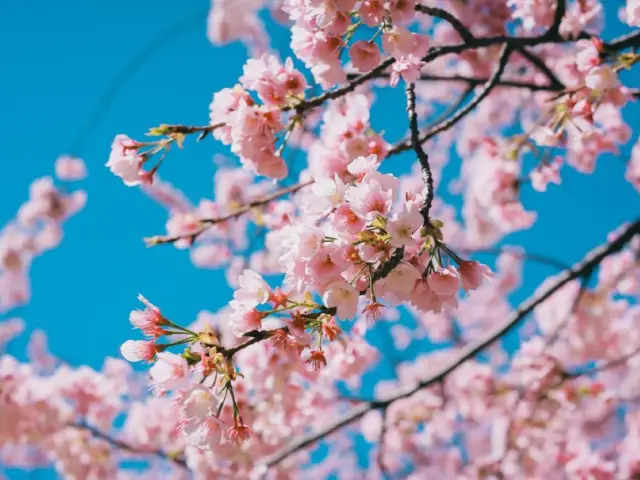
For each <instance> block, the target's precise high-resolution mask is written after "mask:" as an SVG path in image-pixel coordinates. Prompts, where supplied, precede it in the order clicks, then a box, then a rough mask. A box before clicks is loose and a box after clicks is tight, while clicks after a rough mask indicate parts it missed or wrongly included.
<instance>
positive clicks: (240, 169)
mask: <svg viewBox="0 0 640 480" xmlns="http://www.w3.org/2000/svg"><path fill="white" fill-rule="evenodd" d="M267 15H271V17H272V19H273V20H274V21H277V22H280V23H282V24H283V25H285V26H286V27H287V28H288V29H290V32H291V44H290V46H291V50H292V51H293V54H294V58H281V52H279V51H278V49H276V48H274V47H273V46H272V45H271V43H272V42H271V40H270V38H269V34H268V30H267V28H266V26H265V25H264V23H263V22H264V19H265V18H266V16H267ZM609 20H610V21H612V22H613V21H615V22H622V23H624V24H627V26H629V27H632V30H631V33H629V34H626V35H624V36H621V37H618V38H603V37H602V31H603V29H604V18H603V4H602V3H601V2H600V1H599V0H477V1H472V0H466V1H464V0H423V1H420V0H274V1H267V0H213V2H212V5H211V9H210V11H209V16H208V30H207V35H208V38H209V39H210V40H211V42H212V43H214V44H216V45H222V44H226V43H229V42H234V41H241V42H243V43H245V44H246V46H247V50H248V52H249V53H250V55H249V58H248V59H247V60H246V63H245V65H244V69H243V74H242V76H241V77H240V78H239V79H238V83H237V84H236V85H229V86H228V88H224V89H222V90H220V91H217V92H213V96H212V101H211V104H210V105H209V106H208V109H207V106H206V105H204V106H203V112H208V115H209V119H210V121H209V123H208V124H205V125H186V124H165V123H160V124H159V125H158V126H152V127H151V128H150V129H149V132H148V137H147V138H146V139H132V138H130V137H129V136H127V135H125V134H119V135H117V136H116V137H115V139H114V141H113V144H112V147H111V152H110V153H109V154H108V155H109V157H108V161H107V163H106V166H107V167H108V168H109V170H110V171H111V172H112V173H113V174H115V175H117V176H118V177H120V178H121V179H122V183H123V187H122V188H123V189H124V188H126V187H131V188H139V189H141V190H143V191H144V192H145V193H146V194H147V195H149V196H150V197H151V198H153V199H154V200H156V201H157V203H158V204H159V205H160V206H162V207H163V208H166V210H167V212H168V219H167V222H166V225H165V226H164V227H163V228H164V231H162V230H163V228H162V227H160V226H159V227H158V234H157V235H154V236H150V237H149V238H146V239H145V241H146V243H147V245H149V246H150V247H154V248H176V249H182V250H185V255H189V256H190V259H191V261H192V262H193V264H194V266H195V267H198V268H215V269H222V268H223V269H225V271H226V278H227V281H228V283H229V285H231V286H232V287H233V288H234V294H233V298H229V299H228V303H227V305H226V306H225V307H224V308H222V309H221V310H219V311H217V312H207V311H202V312H201V314H200V315H199V316H198V318H197V319H196V320H195V321H191V320H189V319H181V318H174V317H173V316H172V315H171V314H170V313H169V312H166V311H165V310H164V309H163V306H162V299H161V298H158V299H156V298H149V299H147V298H145V297H144V296H143V295H140V296H139V298H138V300H139V304H140V306H139V308H137V309H135V310H133V311H131V312H130V313H129V321H130V323H131V324H132V325H133V327H134V328H135V329H136V330H138V333H137V334H135V335H133V336H132V338H130V339H127V340H126V341H124V343H123V344H122V346H121V348H120V352H121V355H122V357H123V358H124V359H122V358H120V359H116V358H110V359H107V360H106V361H105V364H104V367H103V368H102V370H101V371H95V370H93V369H90V368H89V367H73V366H70V365H66V364H65V363H64V362H62V361H61V360H59V359H56V358H55V357H53V356H52V355H51V354H49V353H48V350H47V347H46V339H45V337H44V336H43V335H42V334H40V333H36V334H34V335H33V337H32V339H31V342H30V344H29V352H28V354H29V359H30V362H29V363H20V362H19V361H18V360H16V359H15V358H13V357H11V356H9V355H3V356H0V407H1V408H0V425H2V428H1V429H0V455H1V458H2V460H3V462H5V461H6V463H9V464H12V465H18V466H25V465H26V466H34V465H53V466H54V467H55V469H56V470H57V472H58V473H59V474H60V476H61V477H63V478H70V479H102V478H122V479H125V478H142V477H144V478H197V479H218V478H220V479H223V478H230V479H231V478H233V479H243V478H247V479H259V478H265V479H288V478H340V479H351V478H353V479H356V478H358V479H359V478H367V479H376V478H382V479H400V478H409V479H414V480H417V479H425V478H451V479H454V478H456V479H521V478H527V479H529V478H530V479H538V478H547V479H549V478H551V479H565V478H566V479H584V480H586V479H599V480H606V479H625V480H626V479H633V478H640V411H639V410H638V409H637V406H638V399H639V398H640V375H639V374H638V371H639V370H638V368H639V366H640V307H639V306H638V303H637V300H638V297H639V296H640V219H639V218H637V216H636V217H635V218H634V217H631V218H629V219H628V221H627V222H626V223H624V224H622V225H620V226H619V227H618V228H617V229H616V230H615V231H613V232H602V243H601V244H600V245H594V248H593V250H591V251H590V252H586V253H585V255H584V258H583V259H582V260H580V261H579V262H577V263H576V264H574V265H565V264H564V263H563V262H562V261H561V260H559V259H553V258H548V257H545V256H540V255H535V254H532V253H530V252H527V251H525V250H523V249H521V248H518V247H517V246H512V247H504V246H503V245H502V243H501V242H502V240H503V239H504V238H505V237H507V236H508V235H509V234H511V233H514V232H518V231H522V230H526V229H528V228H531V227H532V226H534V225H535V223H536V221H537V214H536V212H535V211H533V210H528V209H527V206H526V205H525V204H524V203H523V201H522V199H521V193H522V191H523V190H524V189H532V190H534V191H535V192H537V194H538V195H542V196H543V195H544V192H545V191H546V190H547V189H548V188H562V185H561V183H562V175H563V171H564V172H566V171H567V169H573V170H576V171H578V172H580V173H582V174H585V175H588V174H592V173H593V172H594V169H595V165H596V161H597V160H598V158H599V157H600V156H601V155H603V154H606V153H617V152H619V149H620V148H621V147H622V146H625V145H629V144H631V143H632V141H633V132H632V126H633V125H634V124H633V121H634V119H633V118H626V119H625V114H626V110H625V106H627V105H628V104H629V103H630V102H633V101H634V100H635V98H637V97H639V96H640V90H636V89H634V88H632V86H630V85H629V86H627V85H625V82H624V81H623V80H624V78H625V72H626V71H627V70H630V69H633V68H634V65H635V64H636V63H638V61H640V54H636V53H635V49H636V48H640V30H634V29H633V28H637V27H640V2H638V1H636V0H627V3H626V4H624V5H622V7H621V9H620V18H619V19H609ZM389 89H392V90H396V91H397V90H401V91H402V93H403V94H404V98H405V102H406V108H405V109H404V114H403V115H402V116H394V117H393V120H389V123H391V122H393V124H396V125H397V124H402V125H404V130H405V131H406V134H405V137H404V138H388V137H389V135H387V134H386V133H385V132H383V131H376V130H375V129H374V128H373V127H372V122H371V120H372V118H373V115H375V112H374V111H372V108H373V107H374V105H375V102H376V99H377V98H379V96H380V95H382V94H383V92H384V91H386V90H389ZM194 141H199V142H217V143H221V144H223V145H225V146H227V147H228V148H229V150H230V152H231V156H232V157H233V158H234V159H236V160H237V162H236V163H235V164H234V166H232V167H230V166H220V167H219V168H218V169H217V171H216V175H215V182H214V184H215V185H214V190H215V195H214V197H213V198H211V199H203V200H201V201H200V202H199V203H198V204H197V205H195V204H193V203H192V202H191V201H190V200H189V199H188V198H187V197H186V195H184V194H183V193H182V192H181V191H180V190H179V189H178V188H176V187H174V186H173V185H172V184H170V183H169V182H167V181H166V180H164V179H162V178H161V177H160V174H161V173H162V166H163V164H164V163H165V162H171V161H172V153H173V152H174V151H175V150H176V149H185V150H188V149H189V148H190V146H191V145H192V143H193V142H194ZM631 152H632V153H631V155H630V158H628V159H625V161H626V174H625V176H626V179H627V180H628V182H630V183H631V184H632V185H633V187H634V188H635V189H636V190H638V191H640V144H637V145H635V146H633V147H632V149H631ZM107 153H108V152H105V156H106V155H107ZM401 154H402V155H403V157H402V158H406V159H407V160H406V161H407V162H411V165H412V167H411V168H410V169H409V171H408V172H407V173H402V174H400V173H397V170H396V169H395V168H394V159H397V158H400V155H401ZM458 159H462V160H461V161H460V162H459V163H460V166H459V174H458V180H457V181H456V184H455V185H454V186H453V187H452V188H455V189H457V191H458V192H459V193H460V194H461V195H462V199H463V202H462V206H461V208H460V209H456V208H454V207H453V206H451V205H448V204H447V203H446V202H445V201H444V200H443V198H441V197H440V195H439V192H441V191H443V189H444V188H447V185H444V182H443V169H444V167H445V166H447V165H450V164H454V165H458ZM303 160H304V161H303ZM300 164H302V166H301V165H300ZM190 168H196V167H190ZM55 173H56V181H54V180H53V179H52V178H45V179H40V180H37V181H35V182H34V183H33V184H32V186H31V189H30V197H29V200H28V201H27V202H26V203H25V204H24V205H23V206H22V207H21V208H20V210H19V211H18V213H17V214H16V218H15V220H14V221H12V222H10V224H9V225H8V226H7V227H6V228H5V229H4V230H3V231H2V233H1V236H0V268H1V270H0V272H1V275H0V309H2V310H3V311H9V310H11V309H12V308H13V307H15V306H16V305H19V304H22V303H25V302H27V301H28V300H29V288H28V270H29V266H30V264H31V261H32V260H33V259H34V258H35V257H37V256H38V255H40V254H42V253H44V252H45V251H47V250H49V249H51V248H54V247H55V246H57V245H58V243H59V242H60V240H61V232H62V227H63V224H64V222H65V221H66V219H67V218H69V217H70V216H72V215H75V214H76V213H77V212H78V211H80V210H81V209H82V207H83V205H84V202H85V201H86V196H85V193H84V192H83V191H81V190H74V191H71V192H69V191H68V190H67V189H64V188H60V187H59V186H58V185H57V183H56V182H58V183H62V182H66V181H74V180H78V179H82V178H83V177H84V176H85V175H86V171H85V167H84V163H83V162H82V160H80V159H78V158H74V157H67V156H65V157H60V158H59V159H58V161H57V162H56V165H55ZM449 187H451V186H449ZM603 188H606V186H605V187H603ZM629 208H630V210H634V208H633V206H629ZM635 210H636V211H637V205H636V208H635ZM478 252H485V253H487V252H488V253H495V254H496V255H497V259H496V262H495V268H493V269H491V268H489V267H488V266H487V265H484V264H482V263H480V262H478V261H476V260H474V258H477V257H475V256H474V255H475V254H476V253H478ZM525 261H533V262H542V263H546V264H548V265H550V266H551V267H553V268H555V269H556V270H557V273H555V274H554V275H552V276H550V277H549V278H547V279H546V280H545V281H544V282H543V283H542V284H541V285H539V287H538V288H537V290H536V291H535V292H534V293H533V295H532V296H530V297H529V298H528V299H527V300H525V301H524V302H522V303H521V304H519V305H512V304H511V303H510V302H509V300H508V297H509V295H510V294H511V293H512V292H515V291H516V290H518V289H519V287H520V286H521V283H522V263H523V262H525ZM125 317H126V312H123V318H122V320H121V321H123V322H125V321H126V318H125ZM381 322H384V323H387V324H388V325H390V327H389V331H390V332H391V340H390V343H391V344H392V345H390V346H389V348H382V347H380V344H379V343H378V344H375V343H372V342H371V335H370V334H371V332H375V330H376V327H377V325H379V324H380V323H381ZM22 328H23V325H22V322H21V321H20V320H18V319H15V320H9V321H5V322H3V323H1V324H0V344H4V343H6V342H8V341H9V340H10V339H11V338H13V337H14V336H15V335H17V334H19V333H20V331H21V330H22ZM516 330H517V332H518V333H517V335H516V336H515V340H514V339H513V338H514V336H511V337H509V338H510V339H511V340H510V341H508V342H505V341H504V339H505V337H506V336H507V335H508V334H510V333H511V332H513V331H516ZM414 338H425V339H428V340H429V342H426V343H429V345H430V347H429V348H428V349H426V350H425V351H424V352H422V353H421V354H420V355H419V356H417V358H412V359H400V360H398V359H397V358H395V357H394V356H393V355H392V353H391V352H392V351H394V350H397V351H402V350H403V349H404V348H405V347H406V346H407V345H408V344H409V343H410V342H411V340H412V339H414ZM125 360H126V361H125ZM128 362H139V363H140V364H143V365H144V368H143V369H142V371H141V370H140V369H138V370H134V369H132V368H131V366H130V365H129V363H128ZM384 362H386V363H388V364H390V365H392V367H393V369H394V377H393V379H391V380H381V379H375V378H374V380H373V381H374V382H375V385H374V387H373V388H372V391H373V395H371V396H363V395H362V394H358V392H359V391H361V387H362V386H363V385H364V384H365V383H366V382H371V375H370V373H371V372H372V371H375V369H376V365H379V364H380V363H384ZM149 386H150V387H151V393H149V391H148V387H149ZM356 445H357V446H356ZM132 465H133V467H132Z"/></svg>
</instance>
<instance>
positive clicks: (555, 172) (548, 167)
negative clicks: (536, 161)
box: [529, 157, 563, 192]
mask: <svg viewBox="0 0 640 480" xmlns="http://www.w3.org/2000/svg"><path fill="white" fill-rule="evenodd" d="M562 163H563V160H562V158H561V157H558V158H556V159H555V160H554V161H553V162H551V163H545V164H543V165H541V166H539V167H538V168H536V169H534V170H533V171H532V172H531V173H530V174H529V176H530V177H531V186H532V187H533V188H534V190H537V191H538V192H544V191H546V190H547V185H548V184H549V183H555V184H556V185H560V182H561V178H560V167H561V166H562Z"/></svg>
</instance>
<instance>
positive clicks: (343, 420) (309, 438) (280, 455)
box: [262, 219, 640, 467]
mask: <svg viewBox="0 0 640 480" xmlns="http://www.w3.org/2000/svg"><path fill="white" fill-rule="evenodd" d="M638 234H640V219H637V220H636V221H635V222H633V223H631V224H628V225H627V226H626V227H625V228H624V229H623V230H622V233H620V235H619V236H618V237H616V238H615V239H613V240H611V241H610V242H608V243H605V244H603V245H601V246H599V247H597V248H596V249H594V250H592V251H591V252H589V253H588V254H587V255H586V256H585V258H584V259H583V260H582V261H580V262H578V263H577V264H575V265H574V266H573V267H572V268H570V269H568V270H565V271H563V272H562V273H561V274H560V275H559V276H558V277H556V280H555V281H554V282H553V284H551V285H548V286H547V287H546V288H545V289H543V290H541V291H539V292H538V293H536V294H534V295H533V296H531V297H529V298H528V299H527V300H526V301H525V302H523V303H522V304H520V306H518V308H517V309H516V310H515V311H514V312H513V314H511V315H510V316H509V317H508V318H506V319H505V321H504V322H503V323H502V324H501V325H499V326H498V327H497V328H495V329H494V330H493V331H491V332H489V333H488V334H487V335H486V336H485V337H484V338H481V339H480V340H478V341H476V342H473V343H470V344H469V345H467V346H466V347H464V348H462V349H461V350H460V351H459V352H458V355H456V357H455V358H454V359H452V360H451V361H449V362H448V363H447V364H446V365H444V366H443V367H441V368H439V369H438V370H437V371H436V372H434V373H433V374H431V375H429V376H428V377H426V378H424V379H423V380H422V381H420V382H419V383H418V384H417V385H416V386H415V387H413V388H407V389H403V390H401V391H399V392H397V393H395V394H394V395H391V396H389V397H387V398H384V399H381V400H378V401H375V402H369V403H363V404H362V405H359V406H357V407H355V408H353V409H352V410H351V411H350V412H347V413H346V414H344V415H343V416H341V417H340V418H339V419H338V420H336V421H335V422H333V423H331V424H329V425H327V426H326V427H324V428H322V429H320V430H318V431H316V432H311V433H309V434H307V435H305V436H302V437H300V438H299V439H297V440H295V441H294V442H292V443H291V444H290V445H288V446H286V447H284V448H283V449H282V450H280V451H278V452H276V453H274V454H273V455H271V456H269V457H267V458H265V459H264V460H263V462H262V463H263V464H264V465H266V466H267V467H273V466H274V465H276V464H278V463H279V462H281V461H283V460H284V459H286V458H288V457H289V456H290V455H293V454H294V453H296V452H298V451H300V450H302V449H303V448H306V447H308V446H311V445H313V444H314V443H315V442H317V441H319V440H321V439H323V438H326V437H327V436H328V435H331V434H332V433H335V432H336V431H338V430H340V429H341V428H343V427H345V426H346V425H349V424H351V423H353V422H354V421H356V420H358V419H360V418H362V417H363V416H364V415H365V414H366V413H367V412H369V411H371V410H374V409H377V408H387V407H388V406H389V405H390V404H392V403H393V402H395V401H397V400H400V399H402V398H407V397H410V396H411V395H413V394H415V393H416V392H418V391H419V390H421V389H423V388H427V387H429V386H431V385H435V384H437V383H439V382H442V381H443V380H444V379H445V378H446V377H447V376H448V375H449V374H450V373H451V372H453V371H455V370H456V369H457V368H458V367H460V366H461V365H463V364H464V363H465V362H467V361H468V360H470V359H472V358H473V357H475V356H476V355H477V354H478V353H480V352H482V351H483V350H484V349H485V348H486V347H488V346H490V345H492V344H493V343H494V342H496V341H497V340H498V339H500V338H502V337H503V336H504V335H505V334H507V333H508V332H510V331H511V330H512V329H513V328H514V327H516V326H517V325H518V324H519V323H520V322H521V321H522V320H523V319H524V318H525V317H526V316H527V315H528V314H529V313H531V312H532V311H533V310H534V309H535V308H536V307H537V306H538V305H540V304H542V303H543V302H544V301H546V300H547V299H548V298H549V297H551V296H552V295H553V294H554V293H556V292H557V291H558V290H560V289H561V288H562V287H564V286H565V285H566V284H567V283H569V282H571V281H573V280H575V279H577V278H581V277H583V276H584V275H586V274H588V273H589V272H592V271H593V270H594V269H595V268H596V267H597V266H598V265H599V264H600V262H602V260H604V259H605V258H606V257H608V256H609V255H611V254H613V253H616V252H618V251H620V250H621V249H622V248H623V247H624V246H625V245H626V244H627V243H628V242H629V241H630V240H631V239H632V238H633V237H634V236H635V235H638Z"/></svg>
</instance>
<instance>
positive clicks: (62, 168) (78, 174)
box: [55, 155, 87, 181]
mask: <svg viewBox="0 0 640 480" xmlns="http://www.w3.org/2000/svg"><path fill="white" fill-rule="evenodd" d="M55 169H56V177H58V178H59V179H60V180H65V181H74V180H83V179H84V178H86V177H87V167H86V166H85V164H84V161H83V160H82V159H81V158H76V157H71V156H69V155H62V156H60V157H58V158H57V159H56V165H55Z"/></svg>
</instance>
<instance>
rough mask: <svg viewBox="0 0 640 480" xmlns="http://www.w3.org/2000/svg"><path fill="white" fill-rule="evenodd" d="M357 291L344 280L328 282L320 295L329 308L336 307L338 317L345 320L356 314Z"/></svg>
mask: <svg viewBox="0 0 640 480" xmlns="http://www.w3.org/2000/svg"><path fill="white" fill-rule="evenodd" d="M358 296H359V293H358V291H357V290H356V289H355V288H353V287H352V286H351V285H350V284H348V283H347V282H346V281H344V280H337V281H335V282H333V283H330V284H329V286H328V287H327V289H326V290H325V292H324V295H323V296H322V301H323V302H324V304H325V305H326V306H327V307H329V308H333V307H335V308H336V311H337V315H338V317H339V318H341V319H343V320H346V319H350V318H353V317H355V316H356V313H357V312H358Z"/></svg>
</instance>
